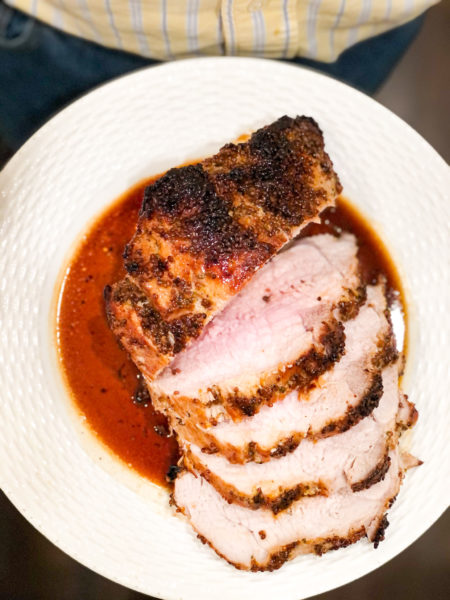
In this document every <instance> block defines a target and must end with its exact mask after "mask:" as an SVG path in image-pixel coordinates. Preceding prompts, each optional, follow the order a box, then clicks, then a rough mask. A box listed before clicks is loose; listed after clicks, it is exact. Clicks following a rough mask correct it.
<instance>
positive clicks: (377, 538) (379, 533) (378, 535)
mask: <svg viewBox="0 0 450 600" xmlns="http://www.w3.org/2000/svg"><path fill="white" fill-rule="evenodd" d="M394 500H395V498H394ZM388 526H389V521H388V519H387V515H384V516H383V518H382V519H381V521H380V524H379V525H378V529H377V530H376V532H375V535H374V538H373V540H372V541H373V547H374V548H378V546H379V544H380V542H382V541H383V540H384V537H385V536H384V534H385V532H386V529H387V528H388Z"/></svg>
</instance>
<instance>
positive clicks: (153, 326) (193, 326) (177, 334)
mask: <svg viewBox="0 0 450 600" xmlns="http://www.w3.org/2000/svg"><path fill="white" fill-rule="evenodd" d="M108 288H109V289H108V290H106V288H105V292H104V293H105V294H106V310H107V316H108V320H109V322H110V325H111V326H112V328H113V329H114V330H115V332H116V334H117V335H118V337H119V340H120V341H123V340H122V337H123V336H124V335H125V334H126V331H121V330H125V328H126V326H127V321H126V319H124V323H123V325H122V326H121V323H120V321H118V320H117V318H116V315H115V313H114V307H117V306H122V307H123V311H124V312H125V313H126V310H127V309H128V310H129V309H131V310H133V311H135V313H136V314H137V315H138V317H139V322H140V325H141V327H142V329H143V331H144V334H146V335H150V337H151V339H152V342H153V343H154V344H155V346H156V348H157V349H158V351H159V352H161V353H163V354H167V353H169V352H172V353H174V354H176V353H178V352H180V351H181V350H183V348H184V347H185V346H186V344H187V342H188V341H189V340H190V339H195V338H196V337H198V335H199V334H200V331H201V329H202V327H203V323H204V321H205V319H206V314H205V313H197V314H190V313H188V314H186V315H182V316H181V317H179V318H177V319H173V320H172V321H167V320H165V319H164V318H163V317H162V316H161V313H160V312H159V310H158V309H157V308H156V306H155V305H153V304H152V302H151V300H150V299H149V298H148V297H147V296H146V294H144V293H143V292H142V290H141V289H140V288H139V287H138V286H137V285H136V284H135V283H134V282H133V281H132V280H131V279H129V278H125V279H123V280H122V281H119V282H118V283H116V284H115V285H114V286H112V288H110V287H109V286H108ZM129 345H132V340H129Z"/></svg>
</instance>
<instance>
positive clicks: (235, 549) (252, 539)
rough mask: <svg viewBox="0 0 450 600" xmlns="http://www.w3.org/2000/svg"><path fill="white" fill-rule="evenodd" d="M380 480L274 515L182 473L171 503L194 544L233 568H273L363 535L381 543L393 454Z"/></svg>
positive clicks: (397, 479) (393, 481)
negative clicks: (196, 539)
mask: <svg viewBox="0 0 450 600" xmlns="http://www.w3.org/2000/svg"><path fill="white" fill-rule="evenodd" d="M389 461H390V466H389V469H388V471H387V473H386V475H385V477H384V478H383V479H382V481H379V482H378V483H376V484H375V485H372V486H371V487H369V488H367V489H363V490H361V491H358V492H354V491H353V490H352V489H351V487H350V486H348V487H347V488H345V489H342V490H340V491H339V492H337V493H335V494H332V495H330V496H309V497H303V498H301V499H299V500H297V501H296V502H294V503H293V504H292V505H291V506H290V507H289V508H288V509H287V510H285V511H283V512H281V513H279V514H277V515H274V513H273V512H272V511H271V510H270V509H267V508H260V509H259V510H251V509H250V508H245V507H243V506H240V505H239V504H236V503H232V504H230V503H229V502H227V501H226V500H225V499H224V498H222V496H221V495H220V494H219V493H218V492H217V491H216V490H215V489H214V487H213V486H212V485H211V484H210V483H208V482H207V481H206V480H205V479H204V478H203V477H201V476H200V475H198V474H193V473H190V472H188V471H183V472H182V473H181V474H180V475H179V476H178V478H177V479H176V481H175V489H174V493H173V498H174V502H175V503H176V505H177V506H178V508H179V509H180V510H181V511H182V512H183V513H184V514H185V515H186V517H187V518H188V519H189V521H190V523H191V525H192V527H193V528H194V529H195V531H196V532H197V533H198V534H199V536H200V539H201V540H202V541H204V542H205V543H208V544H209V545H210V546H211V547H212V548H213V549H214V550H215V551H216V552H217V554H219V555H220V556H222V557H223V558H225V560H227V561H228V562H230V563H231V564H233V565H234V566H235V567H237V568H239V569H249V570H252V571H260V570H274V569H278V568H279V567H280V566H281V565H282V564H283V563H284V562H285V561H286V560H288V559H290V558H292V557H294V556H295V555H297V554H302V553H307V552H314V553H316V554H322V553H324V552H327V551H328V550H333V549H335V548H341V547H344V546H347V545H349V544H352V543H353V542H356V541H357V540H358V539H360V538H362V537H365V536H367V537H368V538H369V540H370V541H373V542H375V543H376V544H377V543H378V542H379V541H380V540H381V539H383V529H384V527H385V526H386V524H387V521H386V519H385V513H386V510H387V509H388V508H389V506H390V504H391V503H392V501H393V500H394V498H395V497H396V495H397V493H398V490H399V488H400V483H401V479H402V468H401V466H400V463H399V456H398V450H397V449H395V450H392V451H391V452H390V454H389Z"/></svg>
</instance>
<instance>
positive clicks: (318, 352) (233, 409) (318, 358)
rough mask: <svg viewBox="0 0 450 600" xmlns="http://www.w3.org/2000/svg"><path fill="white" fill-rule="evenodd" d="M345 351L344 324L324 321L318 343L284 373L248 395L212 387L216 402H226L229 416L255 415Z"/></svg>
mask: <svg viewBox="0 0 450 600" xmlns="http://www.w3.org/2000/svg"><path fill="white" fill-rule="evenodd" d="M344 352H345V333H344V326H343V324H342V323H341V322H340V321H335V320H333V321H332V323H331V324H327V323H325V324H324V333H323V334H322V335H321V337H320V340H319V343H318V345H317V347H313V348H311V349H310V350H309V351H308V352H307V353H306V354H304V355H303V356H301V357H299V358H298V359H297V360H296V361H295V363H294V364H293V366H292V367H289V368H288V369H286V370H285V371H284V372H283V373H281V372H279V373H277V374H276V375H275V376H273V378H271V379H269V380H268V381H266V383H265V384H264V385H262V386H260V387H259V388H258V389H257V391H256V392H255V393H254V394H253V395H251V396H243V395H241V394H240V393H239V391H235V392H234V393H233V394H230V395H229V396H225V397H223V396H222V394H221V393H220V391H219V390H217V389H215V390H211V392H212V393H213V395H214V400H215V402H216V403H222V404H224V405H225V406H226V410H227V412H229V414H230V415H231V416H232V417H235V418H242V417H243V416H245V417H252V416H253V415H255V414H256V413H257V412H258V411H259V409H260V408H261V406H262V405H263V404H270V403H272V402H275V401H276V400H278V399H280V398H282V397H284V396H286V394H288V393H289V392H290V391H291V390H294V389H295V390H299V391H302V390H305V389H307V388H308V386H309V385H310V384H311V382H312V381H313V380H314V379H316V378H317V377H319V376H320V375H322V373H325V371H327V370H328V369H329V368H330V367H331V365H333V364H334V363H335V362H337V361H338V360H339V359H340V358H341V356H342V355H343V354H344Z"/></svg>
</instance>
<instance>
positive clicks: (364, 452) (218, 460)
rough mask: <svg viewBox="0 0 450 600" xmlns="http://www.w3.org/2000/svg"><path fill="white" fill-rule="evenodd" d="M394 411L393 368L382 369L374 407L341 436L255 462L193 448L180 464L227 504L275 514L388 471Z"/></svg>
mask: <svg viewBox="0 0 450 600" xmlns="http://www.w3.org/2000/svg"><path fill="white" fill-rule="evenodd" d="M398 410H399V389H398V365H397V364H393V365H391V366H389V367H387V368H386V369H385V370H384V371H383V396H382V398H381V400H380V403H379V405H378V407H377V408H376V409H375V410H374V411H373V413H372V414H371V415H370V416H368V417H367V418H366V419H363V420H362V421H360V422H359V423H358V424H357V425H355V427H352V428H351V429H349V430H348V431H347V432H345V433H342V434H341V435H335V436H333V437H328V438H324V439H321V440H319V441H317V442H314V441H311V440H303V441H302V443H301V444H299V446H298V447H297V449H296V450H295V451H294V452H292V453H290V454H287V455H285V456H284V457H282V458H272V460H270V461H268V462H265V463H260V464H257V463H255V462H249V463H246V464H243V465H242V464H232V463H230V462H229V461H228V460H227V459H226V458H225V457H224V456H222V455H221V454H205V453H203V452H202V451H201V449H200V448H199V447H198V446H188V447H187V448H184V452H185V458H184V464H185V466H187V467H188V468H189V470H191V471H195V472H197V473H199V474H201V475H202V476H203V477H204V478H205V479H206V480H207V481H209V482H210V483H212V485H213V486H214V487H215V488H216V490H217V491H218V492H220V494H221V495H222V496H223V497H224V498H225V499H226V500H228V501H229V502H237V503H239V504H242V505H243V506H249V507H250V508H254V509H257V508H259V507H261V506H266V507H268V508H271V509H272V511H273V512H274V513H275V514H276V513H278V512H280V511H282V510H285V509H286V508H287V507H289V506H290V504H291V503H292V502H294V501H295V500H297V499H298V498H300V497H301V496H314V495H316V494H325V495H329V494H331V493H334V492H337V491H339V490H341V489H343V488H346V487H348V485H350V486H351V488H352V490H354V491H355V490H356V491H358V490H361V489H364V488H365V487H370V486H371V485H374V484H375V483H377V482H378V481H380V480H381V479H382V478H383V477H384V475H385V473H386V471H387V469H388V468H389V456H388V455H389V451H390V450H391V449H392V448H393V447H394V446H395V444H396V442H397V436H396V415H397V412H398ZM403 419H405V417H404V416H403ZM402 425H403V423H402Z"/></svg>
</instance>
